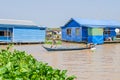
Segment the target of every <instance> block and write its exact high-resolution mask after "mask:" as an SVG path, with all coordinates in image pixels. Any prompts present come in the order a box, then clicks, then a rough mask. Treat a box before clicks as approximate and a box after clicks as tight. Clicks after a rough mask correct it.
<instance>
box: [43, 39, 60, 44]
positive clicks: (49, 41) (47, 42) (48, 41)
mask: <svg viewBox="0 0 120 80" xmlns="http://www.w3.org/2000/svg"><path fill="white" fill-rule="evenodd" d="M45 44H50V45H51V44H52V40H46V41H45ZM56 44H57V45H61V44H62V41H61V40H56Z"/></svg>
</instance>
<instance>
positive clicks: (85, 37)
mask: <svg viewBox="0 0 120 80" xmlns="http://www.w3.org/2000/svg"><path fill="white" fill-rule="evenodd" d="M82 41H85V42H87V41H88V28H87V27H85V26H83V27H82Z"/></svg>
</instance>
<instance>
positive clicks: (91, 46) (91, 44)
mask: <svg viewBox="0 0 120 80" xmlns="http://www.w3.org/2000/svg"><path fill="white" fill-rule="evenodd" d="M94 47H95V44H93V43H88V44H87V48H89V49H91V48H94Z"/></svg>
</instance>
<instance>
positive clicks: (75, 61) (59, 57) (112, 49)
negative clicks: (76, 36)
mask: <svg viewBox="0 0 120 80" xmlns="http://www.w3.org/2000/svg"><path fill="white" fill-rule="evenodd" d="M82 46H83V45H82ZM4 47H5V46H2V48H4ZM119 47H120V44H104V45H98V46H97V47H96V48H97V49H96V50H95V51H94V52H92V51H91V50H78V51H56V52H48V51H46V50H45V49H44V48H43V47H42V46H41V45H40V44H36V45H19V46H14V47H13V49H18V50H24V51H26V52H27V53H29V54H32V55H33V56H34V57H35V58H36V59H38V60H40V61H44V62H47V63H49V65H52V66H54V67H55V68H60V69H67V70H68V75H71V74H74V75H77V79H76V80H119V79H120V49H119Z"/></svg>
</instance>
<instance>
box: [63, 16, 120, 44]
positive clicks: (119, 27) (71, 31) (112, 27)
mask: <svg viewBox="0 0 120 80" xmlns="http://www.w3.org/2000/svg"><path fill="white" fill-rule="evenodd" d="M61 31H62V40H64V41H73V42H86V43H95V44H103V43H104V42H105V41H116V40H119V39H120V23H119V22H116V21H111V20H89V19H80V18H71V19H70V20H69V21H68V22H67V23H66V24H65V25H64V26H62V27H61ZM116 31H117V32H116Z"/></svg>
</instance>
